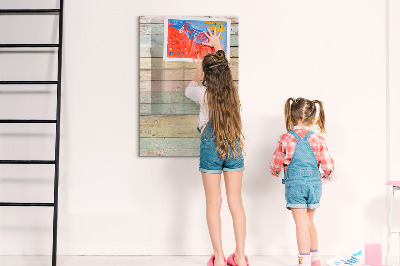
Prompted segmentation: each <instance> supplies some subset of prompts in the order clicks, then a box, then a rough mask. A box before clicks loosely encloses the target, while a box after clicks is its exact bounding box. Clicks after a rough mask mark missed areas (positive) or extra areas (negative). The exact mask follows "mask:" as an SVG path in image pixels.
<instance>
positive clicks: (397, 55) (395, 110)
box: [387, 0, 400, 256]
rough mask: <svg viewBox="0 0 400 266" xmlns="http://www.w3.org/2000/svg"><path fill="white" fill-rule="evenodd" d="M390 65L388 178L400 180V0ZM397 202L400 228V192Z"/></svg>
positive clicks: (394, 4) (395, 241) (394, 10)
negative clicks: (399, 15)
mask: <svg viewBox="0 0 400 266" xmlns="http://www.w3.org/2000/svg"><path fill="white" fill-rule="evenodd" d="M389 9H390V13H389V17H388V18H389V28H388V30H389V31H388V33H389V35H388V36H389V39H388V40H389V49H388V52H389V65H388V67H389V68H388V70H389V71H388V74H389V75H388V85H389V92H388V103H389V104H388V106H387V107H388V108H387V111H388V114H389V116H388V118H389V119H388V121H389V130H388V132H389V141H388V147H389V149H388V152H389V161H388V166H389V167H388V168H389V171H388V179H389V180H400V176H399V171H398V169H397V168H398V167H397V166H398V162H399V160H400V155H399V152H398V151H399V149H400V139H399V134H400V123H399V115H400V105H399V99H400V89H399V88H400V76H399V71H400V36H399V34H398V32H399V30H400V18H399V17H398V16H397V14H399V12H400V3H399V1H393V0H390V1H389ZM396 194H397V195H396V197H395V203H394V209H393V210H394V217H393V227H394V228H399V226H400V199H399V193H398V192H397V193H396ZM391 243H392V248H393V249H392V256H399V253H398V250H399V236H398V235H396V234H395V235H393V237H392V241H391Z"/></svg>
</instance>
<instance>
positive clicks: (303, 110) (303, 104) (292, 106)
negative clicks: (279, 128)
mask: <svg viewBox="0 0 400 266" xmlns="http://www.w3.org/2000/svg"><path fill="white" fill-rule="evenodd" d="M317 104H318V105H319V115H318V120H317V125H318V127H319V129H320V130H321V132H322V133H324V132H326V131H325V112H324V104H323V103H322V102H321V101H319V100H313V101H310V100H307V99H304V98H301V97H300V98H295V99H294V98H289V99H287V100H286V103H285V122H286V130H287V131H289V130H292V129H293V126H295V125H297V123H298V122H302V123H304V124H307V123H311V121H312V120H313V119H314V118H315V115H316V114H317V106H316V105H317Z"/></svg>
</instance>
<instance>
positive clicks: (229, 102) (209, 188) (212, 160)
mask: <svg viewBox="0 0 400 266" xmlns="http://www.w3.org/2000/svg"><path fill="white" fill-rule="evenodd" d="M220 34H221V33H219V34H218V32H216V31H213V32H212V31H210V30H208V33H206V32H205V35H206V36H207V37H208V39H209V42H208V43H203V45H207V46H210V47H213V48H214V49H215V52H213V53H209V54H206V55H205V56H204V57H203V60H202V61H201V60H200V59H198V60H197V71H196V74H195V77H194V78H193V81H192V82H190V84H189V86H188V87H187V88H186V90H185V95H186V96H187V97H188V98H190V99H191V100H193V101H195V102H197V103H198V104H200V115H199V124H198V130H199V131H200V132H201V144H200V167H199V170H200V171H201V174H202V178H203V186H204V191H205V195H206V207H207V224H208V230H209V233H210V237H211V242H212V245H213V249H214V255H212V256H211V258H210V260H209V261H208V263H207V266H214V265H215V266H224V265H232V266H236V265H238V266H248V260H247V257H246V256H245V254H244V245H245V237H246V216H245V212H244V208H243V204H242V196H241V191H242V177H243V170H244V160H243V155H242V149H243V134H242V121H241V118H240V101H239V95H238V91H237V88H236V87H235V85H234V83H233V80H232V74H231V71H230V68H229V65H228V60H227V58H226V57H225V52H224V51H223V49H222V46H221V44H220V41H219V38H220ZM201 79H203V81H202V83H201V85H200V80H201ZM222 172H224V179H225V187H226V194H227V199H228V206H229V210H230V212H231V215H232V219H233V227H234V232H235V239H236V250H235V253H233V254H232V255H230V256H229V257H228V260H225V256H224V252H223V249H222V239H221V217H220V210H221V201H222V200H221V187H220V183H221V173H222Z"/></svg>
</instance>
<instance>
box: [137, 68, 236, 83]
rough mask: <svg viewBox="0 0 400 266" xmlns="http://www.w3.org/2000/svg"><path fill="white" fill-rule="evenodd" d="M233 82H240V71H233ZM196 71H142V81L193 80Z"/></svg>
mask: <svg viewBox="0 0 400 266" xmlns="http://www.w3.org/2000/svg"><path fill="white" fill-rule="evenodd" d="M231 72H232V78H233V80H239V71H238V70H237V69H232V70H231ZM195 73H196V69H183V70H174V69H141V70H140V80H192V79H193V77H194V75H195Z"/></svg>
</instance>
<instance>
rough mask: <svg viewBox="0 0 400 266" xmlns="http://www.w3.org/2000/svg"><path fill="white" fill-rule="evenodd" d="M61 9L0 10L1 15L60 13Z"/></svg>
mask: <svg viewBox="0 0 400 266" xmlns="http://www.w3.org/2000/svg"><path fill="white" fill-rule="evenodd" d="M59 12H60V9H0V14H8V13H59Z"/></svg>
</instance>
